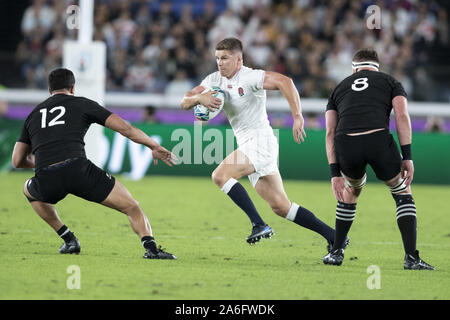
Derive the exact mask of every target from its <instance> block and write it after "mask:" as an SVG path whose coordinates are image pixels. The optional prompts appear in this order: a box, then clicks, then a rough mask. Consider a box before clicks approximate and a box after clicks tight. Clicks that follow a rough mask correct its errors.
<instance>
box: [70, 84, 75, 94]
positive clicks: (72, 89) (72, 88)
mask: <svg viewBox="0 0 450 320" xmlns="http://www.w3.org/2000/svg"><path fill="white" fill-rule="evenodd" d="M69 92H70V93H71V94H74V93H75V85H73V86H72V87H70V90H69Z"/></svg>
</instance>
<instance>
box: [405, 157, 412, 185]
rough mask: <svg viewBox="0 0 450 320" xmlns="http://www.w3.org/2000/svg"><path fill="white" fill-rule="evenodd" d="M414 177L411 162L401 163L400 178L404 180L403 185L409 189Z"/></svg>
mask: <svg viewBox="0 0 450 320" xmlns="http://www.w3.org/2000/svg"><path fill="white" fill-rule="evenodd" d="M413 177H414V164H413V162H412V160H403V161H402V178H403V179H405V178H406V181H405V184H406V185H407V186H408V187H409V186H410V185H411V182H412V180H413Z"/></svg>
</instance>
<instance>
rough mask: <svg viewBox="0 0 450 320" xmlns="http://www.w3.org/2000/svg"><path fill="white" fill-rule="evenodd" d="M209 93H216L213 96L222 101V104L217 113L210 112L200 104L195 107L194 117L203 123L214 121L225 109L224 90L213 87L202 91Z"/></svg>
mask: <svg viewBox="0 0 450 320" xmlns="http://www.w3.org/2000/svg"><path fill="white" fill-rule="evenodd" d="M208 91H216V93H215V94H214V95H213V96H214V97H215V98H218V99H220V100H222V103H221V104H220V107H219V108H218V109H216V110H215V111H210V110H209V109H208V108H207V107H205V106H203V105H201V104H198V105H196V106H195V107H194V116H195V117H196V118H197V119H198V120H201V121H208V120H211V119H213V118H214V117H215V116H217V115H218V114H219V113H220V111H221V110H222V108H223V104H224V102H225V94H224V92H223V90H222V89H220V88H219V87H211V88H206V89H205V90H203V91H202V93H205V92H208Z"/></svg>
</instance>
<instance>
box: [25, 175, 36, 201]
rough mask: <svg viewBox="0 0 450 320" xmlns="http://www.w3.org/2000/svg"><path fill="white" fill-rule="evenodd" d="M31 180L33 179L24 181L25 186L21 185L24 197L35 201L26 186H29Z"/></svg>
mask: <svg viewBox="0 0 450 320" xmlns="http://www.w3.org/2000/svg"><path fill="white" fill-rule="evenodd" d="M31 179H33V178H30V179H28V180H27V181H25V184H24V185H23V193H24V194H25V196H26V197H27V198H28V199H34V200H37V199H36V198H35V197H34V196H32V195H31V194H30V191H28V186H29V185H30V184H31V182H32V180H31Z"/></svg>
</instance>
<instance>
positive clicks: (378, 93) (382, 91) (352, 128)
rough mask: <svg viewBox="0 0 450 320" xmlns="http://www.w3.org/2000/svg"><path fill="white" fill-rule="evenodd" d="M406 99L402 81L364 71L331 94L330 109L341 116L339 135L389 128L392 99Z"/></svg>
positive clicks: (339, 117)
mask: <svg viewBox="0 0 450 320" xmlns="http://www.w3.org/2000/svg"><path fill="white" fill-rule="evenodd" d="M396 96H404V97H406V96H407V95H406V92H405V90H404V89H403V86H402V84H401V83H400V82H398V81H397V80H396V79H394V78H393V77H392V76H390V75H388V74H386V73H383V72H379V71H371V70H361V71H358V72H356V73H354V74H352V75H351V76H349V77H347V78H345V79H344V80H342V82H341V83H339V85H338V86H337V87H336V88H335V89H334V91H333V92H332V93H331V95H330V97H329V99H328V104H327V111H328V110H335V111H337V113H338V123H337V127H336V135H340V134H346V133H355V132H364V131H368V130H371V129H378V128H386V129H389V117H390V114H391V111H392V99H393V98H395V97H396Z"/></svg>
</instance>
